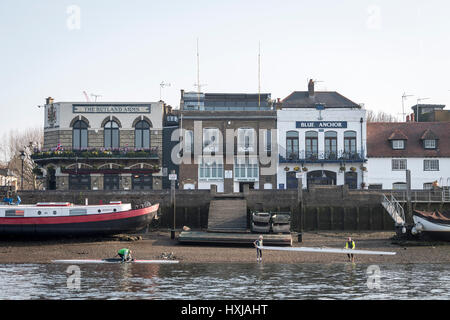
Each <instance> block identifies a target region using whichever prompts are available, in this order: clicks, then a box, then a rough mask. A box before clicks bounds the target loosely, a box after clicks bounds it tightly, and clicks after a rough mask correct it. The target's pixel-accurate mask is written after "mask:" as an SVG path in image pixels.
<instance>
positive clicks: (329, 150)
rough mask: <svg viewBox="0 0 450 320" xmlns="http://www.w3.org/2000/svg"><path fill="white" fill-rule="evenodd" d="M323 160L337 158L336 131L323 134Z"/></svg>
mask: <svg viewBox="0 0 450 320" xmlns="http://www.w3.org/2000/svg"><path fill="white" fill-rule="evenodd" d="M325 158H326V159H336V158H337V133H336V131H327V132H325Z"/></svg>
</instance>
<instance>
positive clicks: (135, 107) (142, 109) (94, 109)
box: [72, 104, 151, 113]
mask: <svg viewBox="0 0 450 320" xmlns="http://www.w3.org/2000/svg"><path fill="white" fill-rule="evenodd" d="M72 107H73V113H150V110H151V105H142V104H123V105H107V104H105V105H97V104H92V105H91V104H74V105H73V106H72Z"/></svg>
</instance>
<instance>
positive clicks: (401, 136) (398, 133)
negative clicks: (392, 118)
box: [388, 129, 408, 140]
mask: <svg viewBox="0 0 450 320" xmlns="http://www.w3.org/2000/svg"><path fill="white" fill-rule="evenodd" d="M388 140H408V137H407V136H406V135H405V134H404V133H403V132H402V131H400V130H398V129H395V130H394V131H393V132H392V134H391V135H390V136H389V138H388Z"/></svg>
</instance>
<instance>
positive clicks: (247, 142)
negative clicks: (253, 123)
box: [238, 128, 255, 151]
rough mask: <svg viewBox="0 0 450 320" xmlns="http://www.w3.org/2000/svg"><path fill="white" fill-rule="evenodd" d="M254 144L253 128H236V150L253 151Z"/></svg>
mask: <svg viewBox="0 0 450 320" xmlns="http://www.w3.org/2000/svg"><path fill="white" fill-rule="evenodd" d="M254 145H255V130H254V129H252V128H239V129H238V151H253V150H254Z"/></svg>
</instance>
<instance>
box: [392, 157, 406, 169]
mask: <svg viewBox="0 0 450 320" xmlns="http://www.w3.org/2000/svg"><path fill="white" fill-rule="evenodd" d="M406 169H407V161H406V159H392V170H406Z"/></svg>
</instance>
